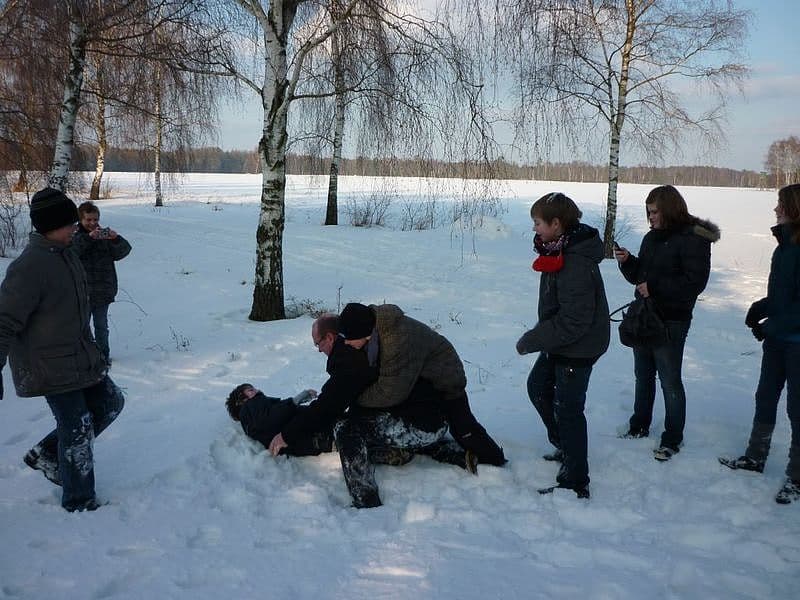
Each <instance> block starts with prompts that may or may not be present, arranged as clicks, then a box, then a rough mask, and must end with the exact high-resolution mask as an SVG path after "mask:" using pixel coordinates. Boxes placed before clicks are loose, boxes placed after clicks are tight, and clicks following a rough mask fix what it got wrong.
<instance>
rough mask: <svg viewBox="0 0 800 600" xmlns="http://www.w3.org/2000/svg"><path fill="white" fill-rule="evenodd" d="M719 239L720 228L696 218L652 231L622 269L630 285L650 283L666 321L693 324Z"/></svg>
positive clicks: (648, 284)
mask: <svg viewBox="0 0 800 600" xmlns="http://www.w3.org/2000/svg"><path fill="white" fill-rule="evenodd" d="M719 238H720V232H719V227H717V226H716V225H715V224H714V223H711V222H710V221H704V220H701V219H698V218H696V217H692V222H691V223H690V224H688V225H685V226H683V227H680V228H677V229H651V230H650V231H649V232H648V233H647V234H646V235H645V236H644V238H643V239H642V245H641V248H640V249H639V256H638V257H637V256H634V255H633V254H631V255H630V256H629V257H628V260H626V261H625V262H624V263H621V264H620V265H619V268H620V271H621V272H622V275H623V276H624V277H625V279H626V280H628V282H630V283H632V284H634V285H638V284H640V283H643V282H647V290H648V292H649V293H650V296H651V297H652V298H653V300H654V301H655V305H656V309H657V310H658V312H659V314H660V315H661V317H662V318H663V319H664V320H667V321H690V320H691V319H692V310H693V309H694V305H695V303H696V302H697V297H698V296H699V295H700V293H701V292H702V291H703V290H704V289H705V287H706V284H707V283H708V276H709V273H710V272H711V244H712V243H714V242H716V241H717V240H719ZM636 295H637V296H638V292H637V294H636Z"/></svg>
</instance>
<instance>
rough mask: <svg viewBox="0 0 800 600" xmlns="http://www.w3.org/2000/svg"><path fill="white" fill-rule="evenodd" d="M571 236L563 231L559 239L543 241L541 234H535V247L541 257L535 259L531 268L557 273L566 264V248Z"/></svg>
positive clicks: (540, 271)
mask: <svg viewBox="0 0 800 600" xmlns="http://www.w3.org/2000/svg"><path fill="white" fill-rule="evenodd" d="M568 240H569V238H568V237H567V234H566V233H562V234H561V235H560V236H558V238H557V239H555V240H553V241H550V242H543V241H542V238H541V237H539V235H538V234H537V235H535V236H533V249H534V250H536V252H538V253H539V257H538V258H537V259H536V260H534V261H533V264H532V265H531V268H532V269H533V270H534V271H538V272H539V273H556V272H558V271H560V270H561V269H562V267H563V266H564V248H566V246H567V241H568Z"/></svg>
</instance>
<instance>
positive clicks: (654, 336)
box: [611, 298, 669, 348]
mask: <svg viewBox="0 0 800 600" xmlns="http://www.w3.org/2000/svg"><path fill="white" fill-rule="evenodd" d="M626 307H627V309H628V310H626V311H625V310H623V312H622V320H621V321H620V322H619V341H620V342H622V343H623V344H624V345H625V346H628V347H630V348H636V347H637V346H638V347H641V346H647V347H651V348H652V347H655V346H660V345H661V344H663V343H665V342H666V341H667V340H668V339H669V334H668V332H667V327H666V325H664V321H663V319H662V318H661V317H660V316H659V314H658V311H657V310H656V306H655V303H654V302H653V300H652V298H637V299H636V300H634V301H633V302H631V303H630V304H627V305H626V306H623V307H622V308H620V309H617V310H615V311H614V313H616V312H617V311H618V310H622V309H624V308H626ZM614 313H611V314H612V315H613V314H614Z"/></svg>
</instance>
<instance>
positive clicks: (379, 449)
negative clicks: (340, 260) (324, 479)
mask: <svg viewBox="0 0 800 600" xmlns="http://www.w3.org/2000/svg"><path fill="white" fill-rule="evenodd" d="M348 306H349V305H348ZM365 308H366V307H365ZM343 315H344V313H343ZM339 324H340V319H339V317H338V316H337V315H333V314H328V315H323V316H321V317H320V318H318V319H317V320H316V321H314V323H313V325H312V327H311V339H312V341H313V342H314V346H316V347H317V349H318V350H319V352H322V353H323V354H325V355H326V356H327V357H328V360H327V364H326V370H327V372H328V374H329V375H330V377H329V379H328V381H326V382H325V385H323V386H322V390H321V392H320V394H319V397H318V398H317V399H316V400H314V402H312V403H311V404H310V405H309V406H308V407H303V408H304V409H305V410H298V411H297V412H296V414H295V415H294V417H292V418H291V420H290V421H289V422H288V423H286V424H285V425H284V426H283V427H281V429H280V433H278V434H277V435H275V437H274V438H273V439H272V442H270V444H269V450H270V453H271V454H272V455H273V456H277V455H278V454H280V453H281V452H282V451H286V452H288V453H294V452H295V447H296V446H297V445H298V443H299V440H302V439H303V436H305V435H308V433H309V432H312V431H323V430H324V431H326V432H330V431H331V430H334V429H335V430H336V431H342V432H346V434H345V433H342V434H341V438H340V437H337V440H339V439H341V440H342V443H341V444H339V443H337V446H338V447H339V450H340V453H339V456H340V458H341V460H342V469H343V471H344V476H345V481H346V483H347V487H348V490H349V491H350V494H351V496H352V498H353V506H355V507H356V508H368V507H373V506H380V504H381V502H380V498H379V497H378V492H377V486H374V489H373V486H371V485H370V482H372V484H374V477H372V475H371V474H372V472H373V471H374V465H376V464H385V465H393V466H400V465H403V464H405V463H407V462H409V461H410V460H411V459H412V458H414V455H415V454H424V455H427V456H430V457H431V458H433V459H434V460H437V461H439V462H443V463H447V464H452V465H456V466H459V467H461V468H462V469H466V470H468V471H470V472H472V473H475V472H476V462H477V457H475V458H472V459H471V458H470V456H468V454H467V453H466V452H465V450H464V449H463V448H461V447H460V446H459V445H458V444H457V443H456V442H455V441H454V440H447V439H442V438H443V437H444V435H445V434H446V433H447V425H446V424H445V422H444V419H443V416H442V414H441V412H440V411H439V408H438V406H437V404H436V402H435V401H434V400H432V399H431V398H432V397H437V396H438V392H437V391H436V390H435V389H434V388H433V386H432V385H430V383H428V382H427V381H424V380H420V381H418V382H416V384H415V385H413V386H412V387H411V388H410V389H409V390H408V393H407V397H406V398H404V399H403V400H404V402H402V403H401V406H396V407H392V408H391V409H380V408H379V409H372V408H364V407H361V406H358V404H357V403H356V399H357V398H358V397H359V396H360V395H361V394H362V393H363V392H364V391H365V390H366V389H367V388H368V387H369V386H370V385H372V384H373V383H375V382H376V381H378V375H379V374H378V369H377V368H375V367H372V366H370V363H369V357H368V355H367V352H366V351H362V350H361V349H360V348H354V347H352V346H350V345H348V344H347V342H346V341H345V338H344V336H342V335H340V331H339ZM334 424H335V426H334ZM379 425H380V426H379ZM379 430H380V432H381V433H382V434H385V435H378V432H379ZM337 436H339V434H337ZM343 448H345V449H346V450H343Z"/></svg>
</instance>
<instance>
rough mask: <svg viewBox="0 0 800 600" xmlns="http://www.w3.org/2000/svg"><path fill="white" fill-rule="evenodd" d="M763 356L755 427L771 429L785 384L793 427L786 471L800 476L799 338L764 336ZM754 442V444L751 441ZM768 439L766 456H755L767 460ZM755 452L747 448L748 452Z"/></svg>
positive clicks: (792, 476) (788, 474) (787, 406)
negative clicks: (781, 338) (784, 338)
mask: <svg viewBox="0 0 800 600" xmlns="http://www.w3.org/2000/svg"><path fill="white" fill-rule="evenodd" d="M762 348H763V353H764V354H763V357H762V359H761V375H760V377H759V379H758V388H757V389H756V411H755V416H754V418H753V427H754V429H755V428H756V427H758V426H759V425H761V426H766V427H765V428H766V429H768V430H769V431H770V437H771V431H772V428H773V427H774V426H775V421H776V419H777V416H778V401H779V400H780V397H781V392H782V391H783V388H784V385H785V386H786V412H787V413H788V415H789V423H790V424H791V427H792V441H791V446H790V448H789V464H788V465H787V467H786V475H787V477H789V478H790V479H794V480H800V342H785V341H782V340H776V339H774V338H767V339H765V340H764V344H763V346H762ZM751 445H752V444H751ZM768 452H769V440H767V443H766V448H765V449H764V450H763V452H762V454H763V456H752V458H755V459H757V460H762V461H763V460H766V458H767V453H768ZM750 454H752V452H750V449H748V455H750Z"/></svg>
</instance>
